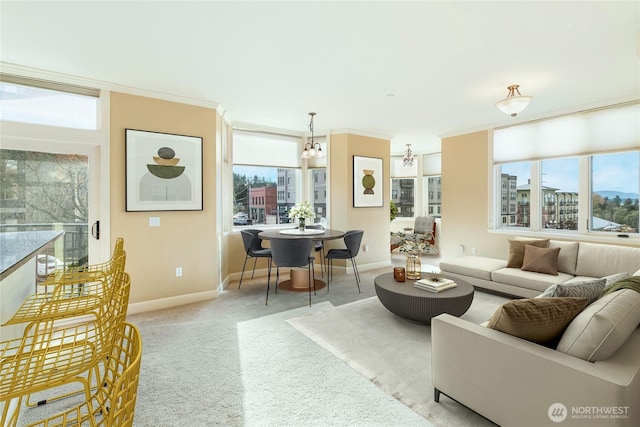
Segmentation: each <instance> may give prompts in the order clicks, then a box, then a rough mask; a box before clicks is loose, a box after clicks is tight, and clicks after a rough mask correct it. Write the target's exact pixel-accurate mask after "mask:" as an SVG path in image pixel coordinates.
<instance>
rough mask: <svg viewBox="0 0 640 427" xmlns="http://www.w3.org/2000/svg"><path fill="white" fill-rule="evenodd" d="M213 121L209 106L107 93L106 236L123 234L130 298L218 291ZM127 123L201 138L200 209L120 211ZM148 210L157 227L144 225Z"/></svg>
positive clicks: (215, 116) (205, 294) (134, 300)
mask: <svg viewBox="0 0 640 427" xmlns="http://www.w3.org/2000/svg"><path fill="white" fill-rule="evenodd" d="M218 123H219V117H218V113H217V111H216V110H214V109H210V108H204V107H197V106H192V105H187V104H181V103H176V102H170V101H163V100H158V99H152V98H146V97H141V96H135V95H129V94H123V93H117V92H113V93H111V128H110V129H111V142H110V143H111V147H110V162H111V171H110V177H111V242H114V241H115V239H116V237H123V238H124V247H125V251H126V252H127V266H126V270H127V271H128V272H129V273H130V274H131V296H130V303H139V302H146V301H153V300H162V299H165V298H175V297H183V298H184V296H188V295H198V297H199V299H204V298H206V297H215V296H216V295H217V294H216V288H217V287H218V277H219V265H218V252H217V246H218V244H217V242H218V237H217V234H218V232H217V230H216V182H215V170H216V152H217V151H216V149H215V148H216V138H217V135H216V134H217V132H219V130H218V129H217V124H218ZM126 128H130V129H139V130H146V131H153V132H165V133H174V134H181V135H190V136H199V137H202V138H203V164H204V166H203V193H204V194H203V204H204V210H203V211H181V212H180V211H178V212H167V211H158V212H125V129H126ZM151 216H154V217H159V218H160V227H149V217H151ZM176 267H182V269H183V276H182V277H176V274H175V269H176ZM187 300H188V299H187ZM187 300H184V301H185V302H186V301H187Z"/></svg>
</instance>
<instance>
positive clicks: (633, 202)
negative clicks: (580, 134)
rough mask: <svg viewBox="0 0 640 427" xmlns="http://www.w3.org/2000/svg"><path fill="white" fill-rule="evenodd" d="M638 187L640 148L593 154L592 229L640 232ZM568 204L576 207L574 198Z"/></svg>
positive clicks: (639, 189)
mask: <svg viewBox="0 0 640 427" xmlns="http://www.w3.org/2000/svg"><path fill="white" fill-rule="evenodd" d="M639 187H640V151H636V152H631V153H615V154H604V155H599V156H593V157H592V158H591V215H590V221H589V224H590V229H591V230H593V231H605V232H610V233H638V231H639V230H640V226H639V224H638V213H639V212H640V209H639V208H638V199H639V198H640V197H639V196H640V188H639ZM566 208H567V210H569V211H573V210H574V203H573V200H572V199H568V200H567V201H566ZM575 210H576V211H577V207H576V208H575Z"/></svg>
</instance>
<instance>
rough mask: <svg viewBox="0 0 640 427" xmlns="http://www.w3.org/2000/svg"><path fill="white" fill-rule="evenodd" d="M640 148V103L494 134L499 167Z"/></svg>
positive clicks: (497, 131)
mask: <svg viewBox="0 0 640 427" xmlns="http://www.w3.org/2000/svg"><path fill="white" fill-rule="evenodd" d="M634 148H640V103H639V102H634V103H629V104H622V105H618V106H612V107H610V108H606V109H599V110H592V111H585V112H581V113H576V114H571V115H566V116H561V117H556V118H552V119H547V120H541V121H538V122H533V123H527V124H523V125H518V126H512V127H508V128H502V129H496V130H494V132H493V160H494V162H495V163H505V162H517V161H523V160H537V159H548V158H554V157H565V156H577V155H590V154H596V153H605V152H613V151H620V150H628V149H634Z"/></svg>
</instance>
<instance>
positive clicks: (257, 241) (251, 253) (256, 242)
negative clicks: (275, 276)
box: [238, 229, 271, 289]
mask: <svg viewBox="0 0 640 427" xmlns="http://www.w3.org/2000/svg"><path fill="white" fill-rule="evenodd" d="M261 232H262V230H256V229H247V230H242V231H240V234H241V235H242V244H243V245H244V251H245V253H246V255H245V257H244V264H243V265H242V273H241V274H240V283H239V284H238V289H240V286H242V278H243V277H244V269H245V267H246V266H247V260H248V259H249V258H254V260H253V271H252V272H251V278H252V279H253V275H254V274H255V273H256V263H257V262H258V258H268V261H269V266H268V267H267V274H268V275H269V278H271V249H270V248H263V247H262V239H261V238H260V237H259V236H258V233H261Z"/></svg>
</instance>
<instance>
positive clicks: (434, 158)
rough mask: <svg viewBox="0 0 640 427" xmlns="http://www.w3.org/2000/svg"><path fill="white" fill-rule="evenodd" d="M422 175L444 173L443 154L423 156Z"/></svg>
mask: <svg viewBox="0 0 640 427" xmlns="http://www.w3.org/2000/svg"><path fill="white" fill-rule="evenodd" d="M422 159H423V160H422V175H425V176H431V175H442V154H441V153H435V154H425V155H424V157H423V158H422Z"/></svg>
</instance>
